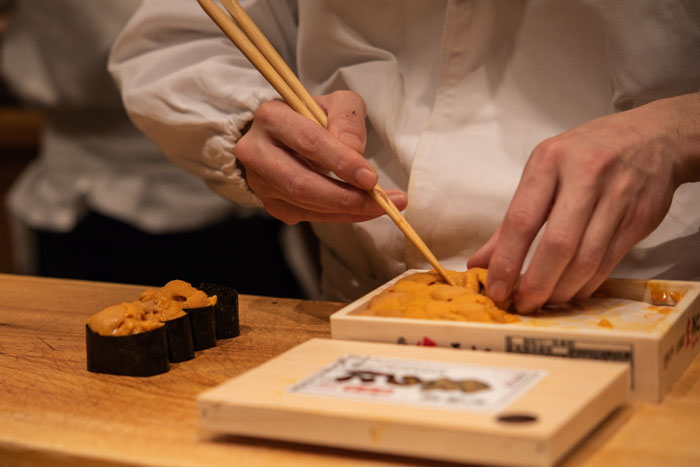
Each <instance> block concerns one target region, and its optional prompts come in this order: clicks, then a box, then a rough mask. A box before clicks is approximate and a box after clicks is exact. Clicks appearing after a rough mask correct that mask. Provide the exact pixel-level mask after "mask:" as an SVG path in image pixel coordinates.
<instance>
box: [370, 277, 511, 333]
mask: <svg viewBox="0 0 700 467" xmlns="http://www.w3.org/2000/svg"><path fill="white" fill-rule="evenodd" d="M447 273H448V275H449V276H450V278H451V279H452V280H453V281H454V283H455V284H456V285H454V286H452V285H449V284H447V283H445V282H444V281H443V280H442V278H441V277H440V276H439V275H438V274H437V272H435V271H429V272H420V273H416V274H411V275H410V276H406V277H404V278H402V279H400V280H399V281H397V282H396V283H395V284H393V285H392V286H390V287H389V288H387V289H386V290H384V291H382V292H381V293H380V294H379V295H377V296H375V297H373V298H372V299H371V300H370V302H369V304H368V307H367V309H366V310H364V311H363V312H362V314H363V315H369V316H387V317H403V318H419V319H444V320H451V321H478V322H487V323H513V322H517V321H520V319H519V318H518V317H517V316H515V315H513V314H510V313H508V312H506V311H504V310H503V309H500V308H499V307H498V306H496V304H495V303H494V302H493V300H491V299H490V298H489V297H487V296H486V295H484V294H482V293H481V292H482V291H483V290H484V288H485V285H486V279H487V271H486V269H482V268H472V269H469V270H468V271H466V272H457V271H447Z"/></svg>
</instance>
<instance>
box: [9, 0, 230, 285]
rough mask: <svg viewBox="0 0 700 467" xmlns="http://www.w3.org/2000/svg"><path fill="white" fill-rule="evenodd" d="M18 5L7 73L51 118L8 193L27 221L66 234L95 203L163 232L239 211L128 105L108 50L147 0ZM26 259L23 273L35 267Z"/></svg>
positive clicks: (101, 209)
mask: <svg viewBox="0 0 700 467" xmlns="http://www.w3.org/2000/svg"><path fill="white" fill-rule="evenodd" d="M11 3H14V4H15V8H14V10H13V12H12V16H11V21H10V26H9V29H8V30H7V32H6V34H5V36H4V37H3V40H2V46H3V47H2V63H1V64H0V70H1V71H2V74H3V76H4V78H5V79H6V81H7V82H8V84H9V85H10V87H11V88H12V90H13V91H14V92H15V93H16V94H17V96H18V97H19V98H21V99H22V101H24V102H27V103H28V104H30V105H33V106H35V107H37V108H39V109H40V110H42V111H44V112H45V117H46V118H45V121H44V127H43V129H42V131H43V132H42V139H41V147H40V153H39V157H38V158H37V159H36V160H35V161H34V162H32V163H31V165H30V166H29V167H28V168H27V169H26V170H25V171H24V172H23V173H22V175H21V177H20V178H19V180H18V181H17V182H16V183H15V185H14V186H13V187H12V189H11V191H10V193H9V196H8V199H7V203H8V207H9V209H10V211H11V214H12V215H13V216H14V218H15V221H17V222H18V224H19V225H21V226H26V227H29V228H31V229H42V230H47V231H52V232H68V231H70V230H72V229H73V228H74V227H75V226H76V224H77V223H78V222H79V221H80V219H81V217H82V215H83V214H84V213H85V212H87V211H88V210H94V211H96V212H98V213H100V214H103V215H105V216H108V217H112V218H116V219H119V220H121V221H123V222H126V223H128V224H131V225H133V226H135V227H137V228H139V229H141V230H143V231H146V232H150V233H164V232H175V231H183V230H191V229H196V228H199V227H202V226H204V225H207V224H209V223H212V222H214V221H217V220H219V219H222V218H223V217H224V216H226V215H227V214H230V213H231V212H232V211H235V210H236V209H241V208H236V207H235V206H233V205H232V204H231V203H228V202H226V201H225V200H223V199H221V198H220V197H218V196H216V195H214V194H212V193H211V191H210V190H208V189H207V187H206V186H205V184H204V183H202V181H201V180H200V179H198V178H197V177H195V176H193V175H191V174H189V173H187V172H186V171H183V170H182V169H181V168H180V167H177V166H175V165H173V164H172V163H171V162H170V161H168V160H167V158H166V157H165V156H164V155H163V153H162V152H161V151H160V150H159V149H158V147H157V146H156V145H155V144H153V143H152V142H151V141H150V140H149V139H148V138H146V137H145V136H144V135H143V134H141V133H140V132H139V131H138V130H137V129H136V128H134V126H133V125H132V124H131V123H130V121H129V118H128V116H127V115H126V112H125V111H124V108H123V105H122V102H121V98H120V96H119V91H118V90H117V88H116V86H115V85H114V82H113V80H112V78H111V76H110V75H109V73H107V71H106V66H107V57H108V54H109V48H110V46H111V44H112V41H113V40H114V38H115V37H116V35H117V33H118V32H119V31H120V30H121V28H122V27H123V26H124V24H125V23H126V21H127V20H128V19H129V17H130V16H131V14H132V13H133V12H134V11H135V10H136V8H137V7H138V5H139V4H140V1H138V0H115V1H104V0H103V1H98V2H94V1H90V2H86V1H84V0H62V1H60V2H55V1H35V0H32V1H17V2H11ZM16 240H25V238H24V236H23V235H19V236H18V237H17V239H16ZM27 260H28V261H25V264H24V265H23V270H22V271H21V272H30V273H31V272H32V270H31V269H32V264H31V259H30V258H27Z"/></svg>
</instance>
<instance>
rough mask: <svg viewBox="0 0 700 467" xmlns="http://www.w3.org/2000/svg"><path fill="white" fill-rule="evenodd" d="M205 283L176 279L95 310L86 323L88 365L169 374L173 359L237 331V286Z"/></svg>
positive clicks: (136, 373) (183, 358)
mask: <svg viewBox="0 0 700 467" xmlns="http://www.w3.org/2000/svg"><path fill="white" fill-rule="evenodd" d="M202 285H203V286H204V288H205V289H206V291H203V290H199V289H197V288H194V287H192V285H190V284H189V283H188V282H185V281H181V280H173V281H170V282H168V283H167V284H166V285H164V286H163V287H161V288H159V289H148V290H146V291H144V292H143V293H142V294H141V296H140V298H139V300H138V301H134V302H129V303H126V302H125V303H121V304H119V305H113V306H110V307H107V308H105V309H104V310H102V311H100V312H98V313H95V314H94V315H92V316H91V317H90V319H88V322H87V324H86V326H85V328H86V344H87V361H88V370H89V371H93V372H99V373H109V374H116V375H129V376H151V375H156V374H159V373H165V372H166V371H168V369H169V368H170V365H169V364H170V363H174V362H182V361H186V360H190V359H192V358H194V351H195V350H204V349H207V348H210V347H214V346H215V345H216V339H217V338H226V337H235V336H237V335H238V334H239V325H238V293H237V292H236V290H235V289H231V288H228V287H223V286H217V285H215V284H202ZM208 293H210V294H211V296H209V295H207V294H208ZM216 294H221V297H222V300H218V299H217V295H216Z"/></svg>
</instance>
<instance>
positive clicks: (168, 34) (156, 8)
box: [109, 0, 296, 206]
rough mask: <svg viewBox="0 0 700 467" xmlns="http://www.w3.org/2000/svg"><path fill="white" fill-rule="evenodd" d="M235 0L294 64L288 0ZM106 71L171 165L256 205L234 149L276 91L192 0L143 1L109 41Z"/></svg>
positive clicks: (293, 26) (226, 194) (132, 114)
mask: <svg viewBox="0 0 700 467" xmlns="http://www.w3.org/2000/svg"><path fill="white" fill-rule="evenodd" d="M273 3H274V6H273V5H272V4H273ZM241 4H242V5H243V6H244V7H245V8H246V10H247V11H248V14H250V16H251V17H252V18H253V20H254V21H255V22H256V23H257V24H258V26H259V27H260V29H262V30H263V32H264V34H265V35H266V36H267V37H268V38H269V39H270V41H271V42H272V43H273V45H274V46H275V47H276V48H277V49H278V51H279V52H280V54H281V55H282V57H284V59H285V60H286V61H287V63H290V64H294V49H295V41H296V22H295V11H294V10H295V7H294V2H292V1H291V0H288V1H279V0H251V1H243V2H241ZM109 70H110V72H111V73H112V75H113V77H114V79H115V80H116V82H117V85H118V86H119V88H120V90H121V93H122V99H123V101H124V105H125V107H126V109H127V112H128V113H129V116H130V117H131V119H132V121H133V122H134V124H135V125H136V126H137V127H138V128H139V129H140V130H141V131H143V132H144V133H145V134H146V135H147V136H148V137H149V138H151V139H152V140H153V141H154V142H155V143H156V144H157V145H158V146H159V147H160V148H161V150H162V151H163V152H164V153H165V154H166V155H167V156H168V157H169V158H170V159H171V160H172V161H173V162H175V163H176V164H178V165H180V166H181V167H183V168H184V169H186V170H188V171H189V172H192V173H194V174H195V175H198V176H199V177H201V178H202V179H204V181H205V182H206V183H207V185H208V186H209V187H210V188H211V189H212V190H213V191H215V192H216V193H218V194H219V195H221V196H223V197H224V198H226V199H229V200H231V201H233V202H235V203H238V204H241V205H249V206H250V205H260V204H261V203H260V201H259V200H258V198H257V197H256V196H255V195H254V194H253V193H252V192H251V191H250V189H249V188H248V186H247V185H246V183H245V180H244V178H243V177H242V174H241V172H240V170H239V169H238V168H237V166H236V161H235V158H234V156H233V146H234V144H235V142H236V141H237V140H238V138H240V136H241V130H242V129H243V128H244V127H245V125H246V123H247V122H248V121H250V120H252V118H253V112H254V111H255V109H256V108H257V107H258V106H259V105H260V104H261V103H262V102H265V101H268V100H271V99H275V98H278V97H279V96H278V94H277V93H276V92H275V91H274V89H273V88H272V87H271V86H270V85H268V84H267V82H266V81H265V79H264V78H263V77H262V76H261V75H260V73H259V72H258V71H257V70H256V69H255V68H253V67H252V65H250V64H249V63H248V61H247V59H246V58H245V57H244V56H243V55H242V54H241V53H240V52H239V51H238V49H237V48H236V47H235V46H234V45H233V44H232V43H231V42H230V40H229V39H228V38H227V37H226V36H224V34H223V33H222V32H221V31H220V30H219V29H218V27H217V26H216V25H215V24H214V23H213V21H212V20H211V19H210V18H209V17H208V16H207V15H206V13H205V12H204V11H203V10H202V9H201V7H200V6H199V4H198V3H197V2H195V1H194V0H144V2H143V4H142V6H141V7H140V8H139V9H138V10H137V12H136V13H135V15H134V16H133V17H132V18H131V20H130V21H129V22H128V24H127V25H126V27H125V28H124V30H123V31H122V32H121V33H120V35H119V37H118V38H117V40H116V41H115V43H114V45H113V47H112V51H111V55H110V59H109Z"/></svg>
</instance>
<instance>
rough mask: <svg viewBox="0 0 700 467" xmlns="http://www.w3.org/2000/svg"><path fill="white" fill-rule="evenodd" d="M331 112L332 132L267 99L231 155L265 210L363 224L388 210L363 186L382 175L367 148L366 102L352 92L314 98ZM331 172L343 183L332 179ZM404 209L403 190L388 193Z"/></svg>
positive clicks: (290, 219) (288, 217)
mask: <svg viewBox="0 0 700 467" xmlns="http://www.w3.org/2000/svg"><path fill="white" fill-rule="evenodd" d="M317 101H318V103H319V104H320V105H321V107H322V108H323V109H324V110H325V111H326V113H327V114H328V130H326V129H324V128H322V127H321V126H320V125H318V124H317V123H315V122H313V121H311V120H309V119H308V118H306V117H304V116H302V115H300V114H298V113H296V112H295V111H294V110H292V108H291V107H289V106H288V105H287V104H286V103H284V102H280V101H271V102H267V103H264V104H262V105H261V106H260V107H259V108H258V109H257V111H256V112H255V116H254V119H253V123H252V125H251V127H250V129H249V130H248V132H247V133H246V134H245V135H244V136H243V137H242V138H241V139H240V140H239V141H238V142H237V143H236V146H235V148H234V155H235V156H236V158H237V160H238V161H239V162H240V163H241V164H242V165H243V167H244V168H245V172H246V179H247V181H248V186H249V187H250V188H251V190H253V192H254V193H255V194H256V195H257V196H258V198H260V200H261V201H262V202H263V205H264V207H265V209H266V210H267V211H268V212H269V213H270V214H271V215H272V216H274V217H276V218H278V219H280V220H281V221H283V222H285V223H287V224H290V225H291V224H296V223H297V222H301V221H309V222H362V221H366V220H369V219H373V218H375V217H378V216H380V215H382V214H383V213H384V211H382V209H381V208H380V207H379V205H378V204H377V203H376V202H375V201H374V200H373V199H372V198H371V197H370V196H369V195H368V194H367V192H366V190H368V189H370V188H372V187H373V186H374V185H375V184H376V183H377V173H376V172H375V170H374V169H373V168H372V166H371V165H370V164H369V162H367V161H366V160H365V158H364V157H363V156H362V153H363V152H364V149H365V143H366V136H367V134H366V128H365V103H364V101H363V100H362V98H361V97H360V96H359V95H357V94H355V93H354V92H351V91H337V92H334V93H332V94H329V95H325V96H320V97H318V98H317ZM329 172H332V173H333V174H334V175H336V176H337V177H338V178H340V179H341V180H337V179H334V178H331V177H329V176H328V175H327V174H328V173H329ZM387 194H389V196H390V198H391V199H392V201H393V202H394V204H396V205H397V207H398V208H399V209H403V208H405V207H406V196H405V194H404V193H403V192H401V191H394V190H387Z"/></svg>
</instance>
